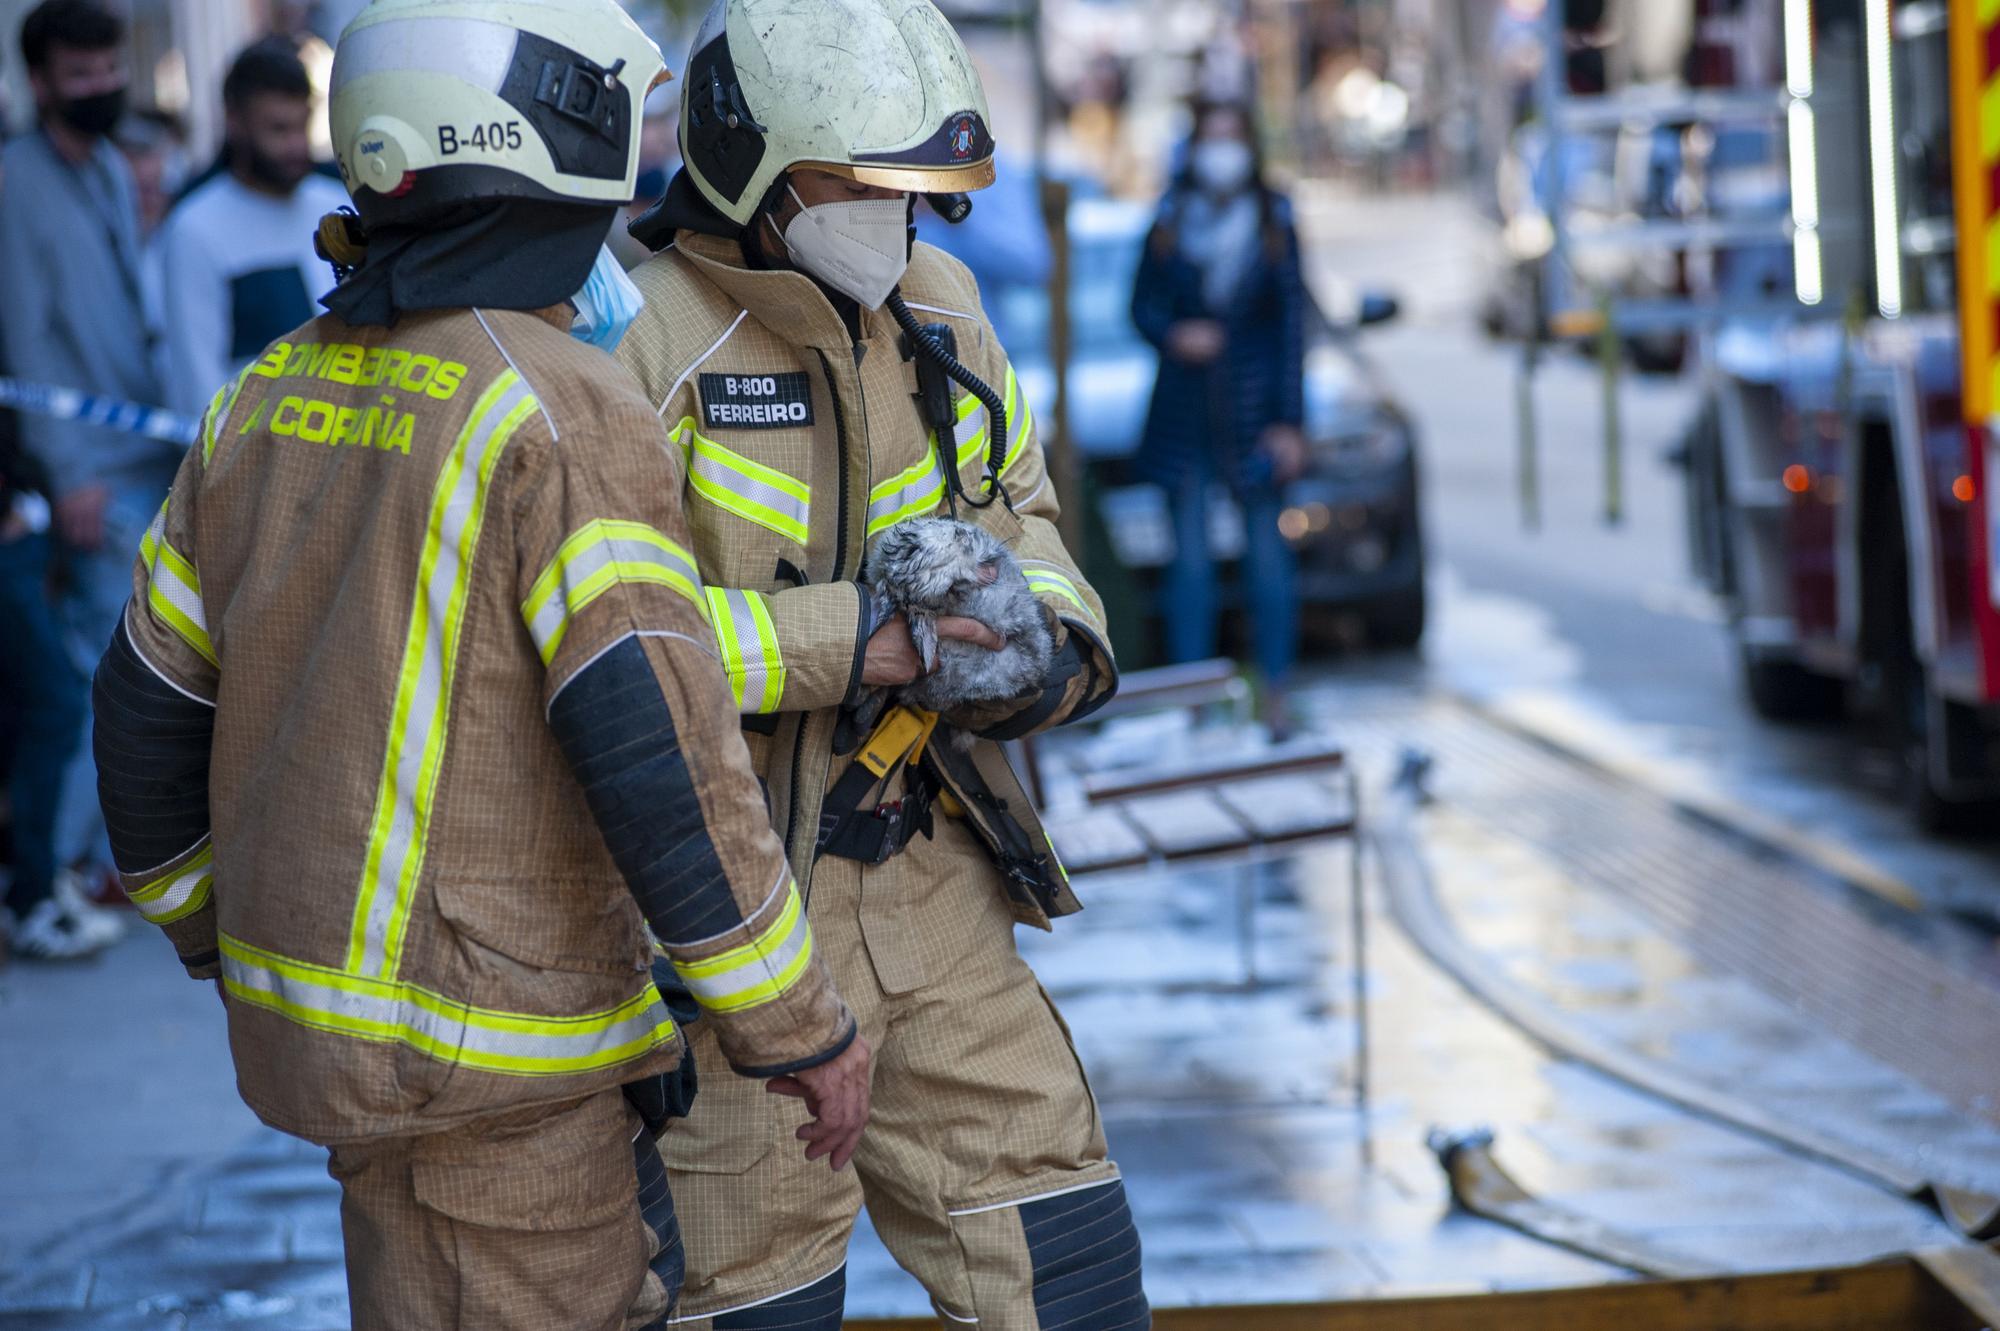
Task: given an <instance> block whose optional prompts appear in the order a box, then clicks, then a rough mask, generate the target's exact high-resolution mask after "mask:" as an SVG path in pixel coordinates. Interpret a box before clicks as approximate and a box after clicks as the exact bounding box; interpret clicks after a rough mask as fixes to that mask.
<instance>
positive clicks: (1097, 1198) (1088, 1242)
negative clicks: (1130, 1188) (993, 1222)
mask: <svg viewBox="0 0 2000 1331" xmlns="http://www.w3.org/2000/svg"><path fill="white" fill-rule="evenodd" d="M1020 1212H1021V1228H1022V1231H1023V1232H1024V1233H1025V1234H1026V1235H1027V1239H1028V1259H1029V1261H1030V1262H1031V1263H1032V1264H1033V1266H1034V1272H1035V1319H1036V1320H1037V1321H1038V1322H1040V1323H1041V1324H1042V1325H1043V1326H1076V1327H1085V1326H1087V1327H1090V1328H1091V1331H1120V1329H1121V1328H1125V1327H1145V1326H1150V1325H1151V1324H1152V1312H1151V1310H1150V1309H1149V1308H1148V1307H1147V1306H1146V1291H1145V1290H1144V1289H1143V1288H1141V1286H1140V1282H1139V1231H1138V1229H1137V1228H1136V1227H1134V1225H1133V1224H1132V1211H1131V1208H1130V1207H1129V1206H1128V1205H1127V1204H1126V1202H1125V1184H1124V1183H1123V1182H1122V1181H1119V1182H1112V1183H1107V1184H1105V1185H1103V1186H1102V1187H1097V1188H1084V1189H1082V1190H1081V1191H1078V1192H1065V1193H1062V1194H1060V1195H1058V1196H1055V1197H1044V1198H1042V1199H1041V1200H1039V1201H1032V1202H1027V1203H1024V1204H1023V1205H1022V1206H1021V1207H1020Z"/></svg>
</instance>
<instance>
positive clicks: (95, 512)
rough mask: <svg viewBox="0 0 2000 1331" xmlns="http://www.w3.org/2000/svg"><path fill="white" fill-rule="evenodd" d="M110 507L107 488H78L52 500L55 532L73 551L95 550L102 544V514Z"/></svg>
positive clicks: (109, 495) (100, 486)
mask: <svg viewBox="0 0 2000 1331" xmlns="http://www.w3.org/2000/svg"><path fill="white" fill-rule="evenodd" d="M110 503H111V490H110V489H109V487H107V486H103V485H80V486H78V487H77V488H76V489H74V490H71V491H70V492H69V493H68V494H65V495H63V496H61V497H60V498H58V499H57V500H56V503H55V509H56V530H57V531H58V532H60V533H61V534H62V538H63V540H64V541H65V542H67V543H68V544H69V545H71V546H73V547H74V548H76V549H78V550H95V549H97V548H98V547H99V546H101V545H103V544H104V510H105V508H106V507H107V506H109V504H110Z"/></svg>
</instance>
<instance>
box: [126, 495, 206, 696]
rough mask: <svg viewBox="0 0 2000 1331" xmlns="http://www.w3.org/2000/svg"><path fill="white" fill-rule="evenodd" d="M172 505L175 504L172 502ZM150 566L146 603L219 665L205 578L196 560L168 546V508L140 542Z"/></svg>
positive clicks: (162, 509)
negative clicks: (205, 602) (210, 629)
mask: <svg viewBox="0 0 2000 1331" xmlns="http://www.w3.org/2000/svg"><path fill="white" fill-rule="evenodd" d="M168 502H172V501H171V500H170V501H168ZM139 558H140V559H141V560H143V561H144V563H145V565H146V604H147V606H148V607H149V608H150V609H151V610H152V612H153V613H154V614H155V615H157V616H159V618H160V621H161V622H162V623H164V624H165V625H166V626H167V627H168V628H171V629H172V630H173V631H174V633H175V634H176V635H178V636H179V638H180V640H181V641H182V642H185V643H186V644H187V645H188V646H189V647H192V648H193V649H194V650H195V651H196V652H198V653H200V655H201V658H202V659H203V660H204V661H207V662H208V663H209V664H210V665H215V664H216V657H215V644H214V643H213V642H211V641H209V637H208V616H207V615H206V614H205V613H204V612H203V610H202V606H201V575H200V574H198V573H196V572H195V567H194V561H193V560H191V559H189V558H188V557H187V556H186V555H184V554H182V553H181V552H180V551H178V550H176V549H174V548H173V546H171V545H169V544H167V505H166V504H161V505H160V511H159V512H158V513H157V514H155V515H154V517H153V525H152V526H150V527H148V528H146V535H145V537H144V539H142V540H141V541H140V542H139Z"/></svg>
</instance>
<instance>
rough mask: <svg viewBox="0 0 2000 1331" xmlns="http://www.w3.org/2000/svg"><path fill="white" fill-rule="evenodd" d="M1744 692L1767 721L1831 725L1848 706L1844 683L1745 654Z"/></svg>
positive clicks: (1792, 663)
mask: <svg viewBox="0 0 2000 1331" xmlns="http://www.w3.org/2000/svg"><path fill="white" fill-rule="evenodd" d="M1742 660H1743V691H1744V692H1745V693H1747V694H1749V695H1750V705H1751V706H1752V707H1753V708H1755V709H1756V711H1757V715H1759V716H1761V717H1763V718H1764V719H1765V720H1767V721H1786V722H1799V721H1830V720H1833V719H1834V718H1835V717H1838V716H1839V715H1840V714H1841V711H1842V709H1843V708H1844V707H1845V706H1846V701H1847V695H1846V690H1845V689H1844V688H1843V687H1842V686H1841V682H1840V681H1839V680H1837V679H1832V678H1830V677H1828V676H1826V675H1818V674H1814V673H1813V672H1812V671H1810V670H1808V669H1806V668H1805V667H1804V666H1802V665H1800V664H1799V663H1798V662H1796V661H1770V660H1759V659H1756V658H1754V657H1752V656H1751V655H1750V654H1749V653H1747V652H1745V653H1743V656H1742Z"/></svg>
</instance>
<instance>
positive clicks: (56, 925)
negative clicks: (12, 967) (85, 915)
mask: <svg viewBox="0 0 2000 1331" xmlns="http://www.w3.org/2000/svg"><path fill="white" fill-rule="evenodd" d="M123 932H124V930H123V929H120V930H119V934H120V935H122V934H123ZM117 941H118V939H117V937H112V938H106V937H104V936H103V931H102V929H101V927H100V928H93V927H92V926H90V925H88V924H81V923H79V922H78V921H77V920H76V919H75V918H74V917H73V916H71V915H70V913H69V912H68V910H66V909H65V908H64V906H63V903H62V902H61V901H59V900H57V899H56V898H55V897H50V898H49V899H48V900H47V901H44V902H43V903H42V904H41V905H39V906H37V907H35V908H34V909H33V910H31V911H29V912H28V918H27V919H25V920H22V921H21V922H20V923H19V924H18V925H16V926H15V928H14V931H13V934H12V935H11V937H10V938H9V940H8V942H9V945H10V946H11V947H12V948H13V951H14V955H16V956H20V957H32V958H34V959H35V960H37V961H81V960H82V959H83V958H85V957H89V956H94V955H96V954H97V953H99V952H102V951H103V950H104V949H105V948H107V947H109V946H111V944H113V943H115V942H117Z"/></svg>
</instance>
